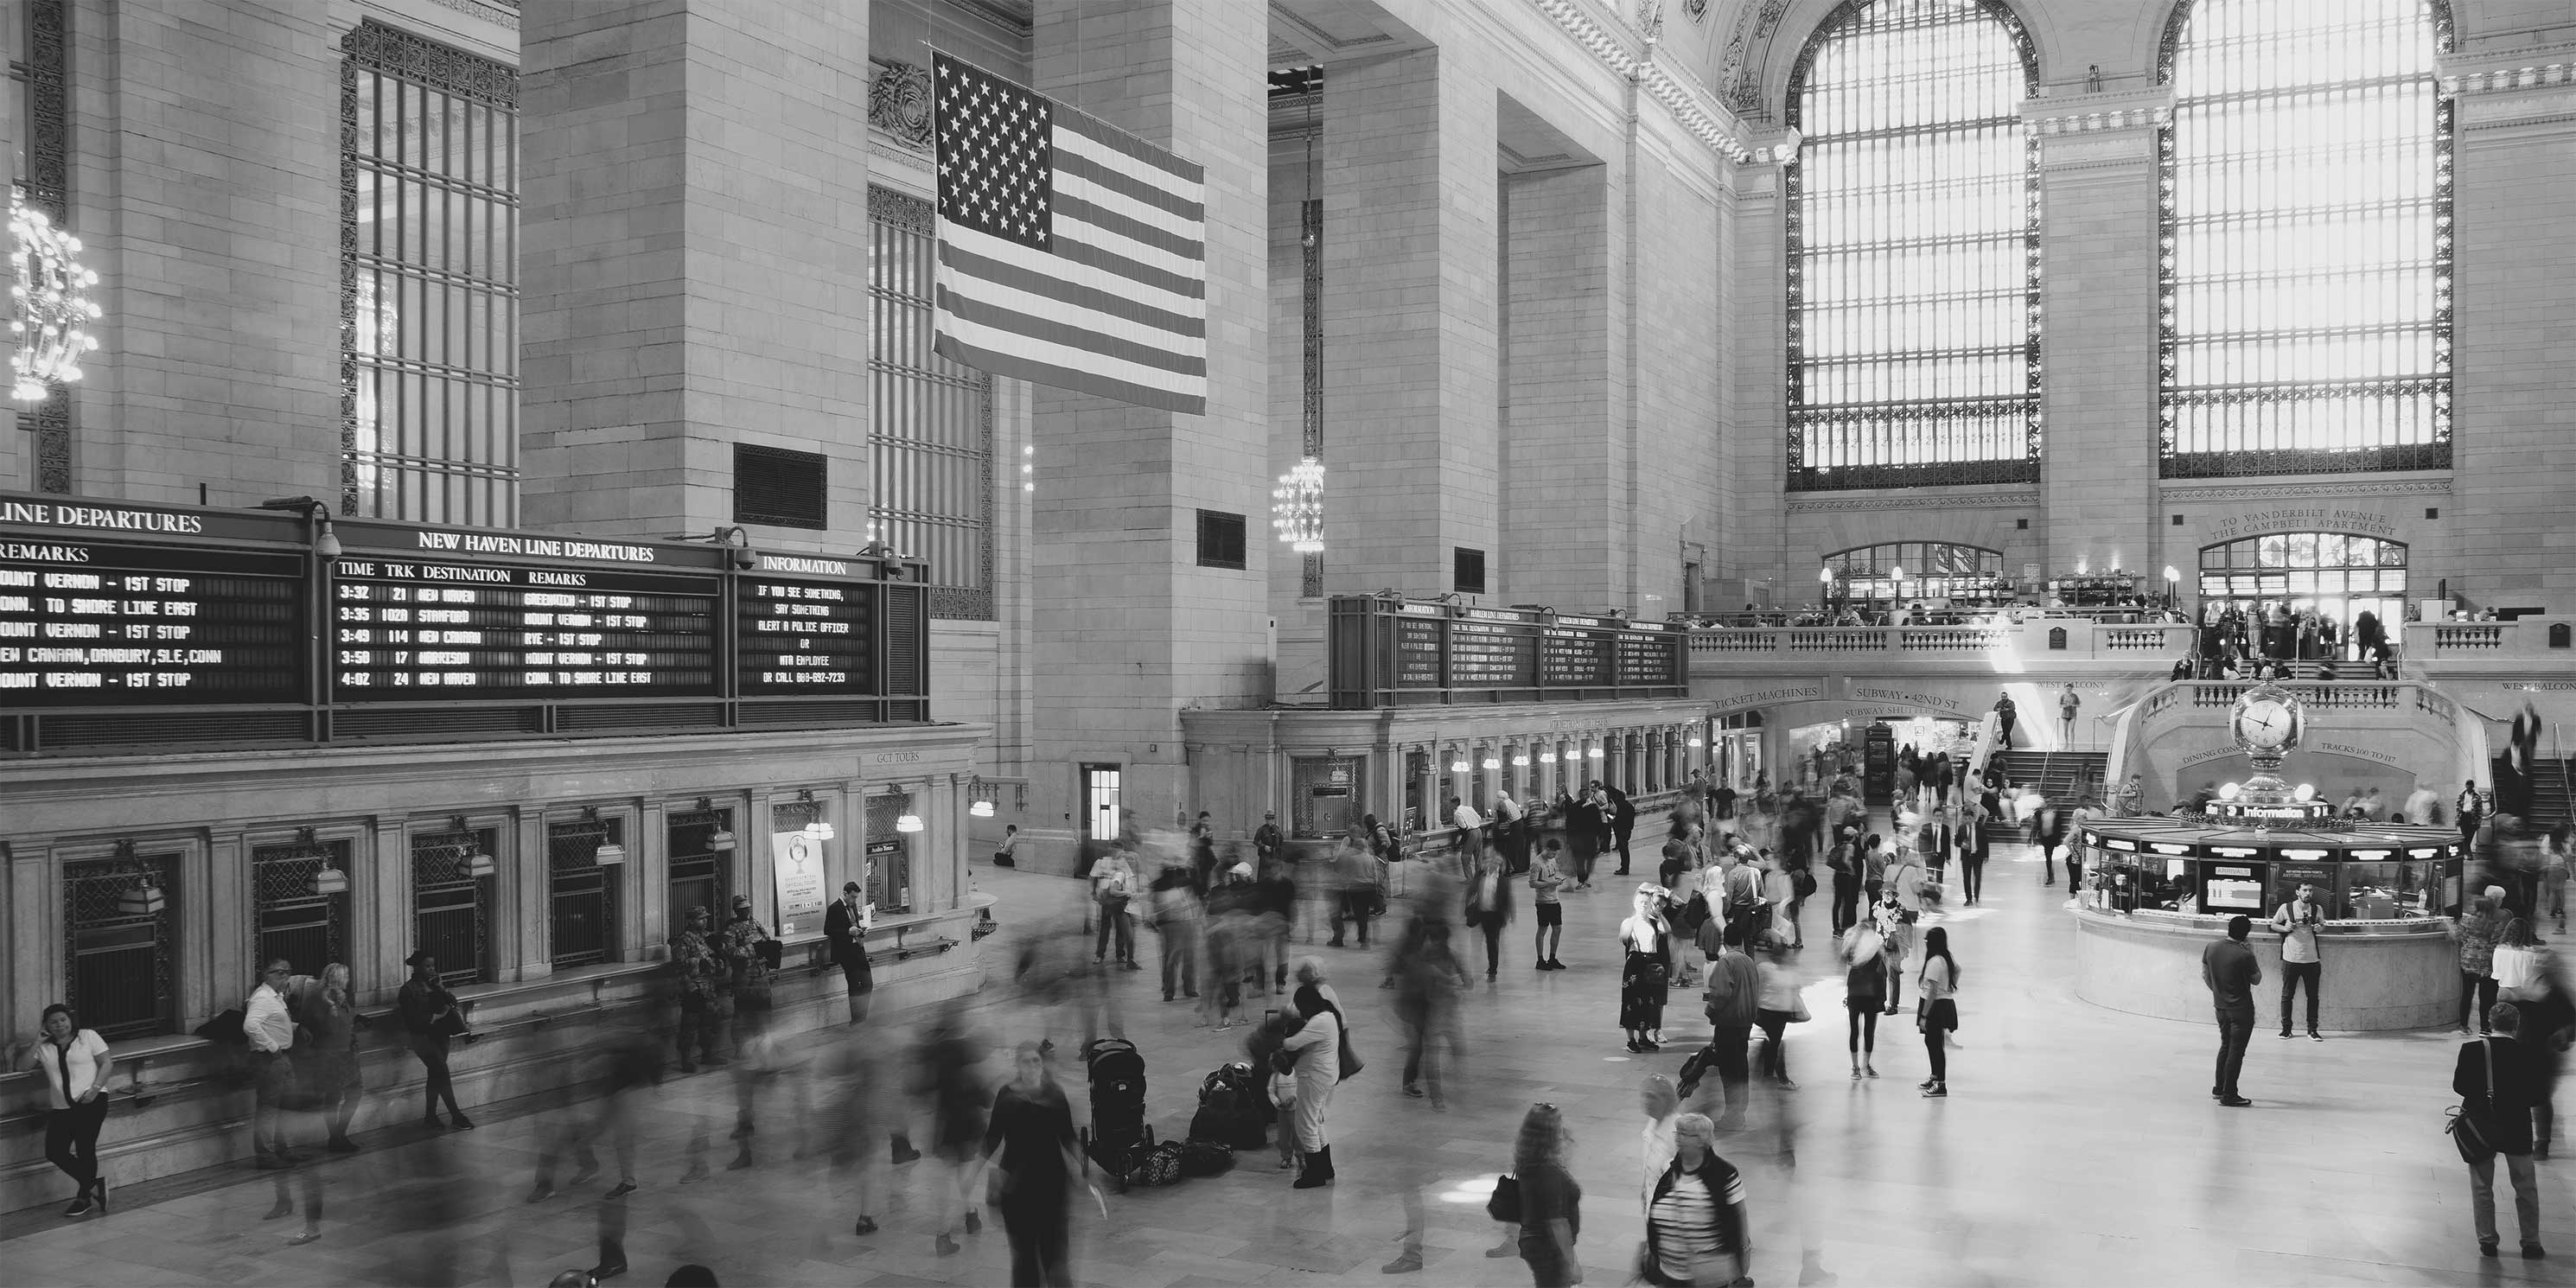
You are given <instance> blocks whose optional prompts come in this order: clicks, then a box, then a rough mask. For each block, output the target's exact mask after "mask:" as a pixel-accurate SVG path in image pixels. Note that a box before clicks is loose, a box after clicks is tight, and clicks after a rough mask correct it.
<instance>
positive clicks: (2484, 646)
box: [2406, 617, 2576, 663]
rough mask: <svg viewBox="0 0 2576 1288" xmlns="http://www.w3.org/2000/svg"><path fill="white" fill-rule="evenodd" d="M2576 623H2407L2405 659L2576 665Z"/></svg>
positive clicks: (2559, 620) (2553, 620) (2527, 620)
mask: <svg viewBox="0 0 2576 1288" xmlns="http://www.w3.org/2000/svg"><path fill="white" fill-rule="evenodd" d="M2571 635H2576V622H2571V621H2570V620H2569V619H2568V618H2564V617H2525V618H2523V619H2521V620H2519V621H2511V622H2408V623H2407V624H2406V656H2407V658H2408V659H2409V660H2419V659H2424V658H2443V657H2455V658H2476V659H2480V660H2493V659H2498V658H2531V659H2544V658H2545V659H2550V660H2554V661H2558V662H2563V663H2576V648H2571V645H2576V639H2571Z"/></svg>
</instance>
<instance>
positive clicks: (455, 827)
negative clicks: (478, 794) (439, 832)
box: [448, 814, 501, 877]
mask: <svg viewBox="0 0 2576 1288" xmlns="http://www.w3.org/2000/svg"><path fill="white" fill-rule="evenodd" d="M448 830H449V831H450V832H452V833H454V834H455V835H456V836H457V837H459V838H461V839H460V843H459V844H458V845H457V847H456V848H458V849H459V850H462V851H464V853H462V854H459V855H457V856H456V866H457V867H458V868H459V869H461V870H462V871H463V872H464V873H465V875H466V876H468V877H488V876H490V875H492V874H493V873H494V872H496V871H499V870H500V867H501V864H500V861H499V860H497V859H495V858H493V857H492V856H491V855H489V854H485V853H484V852H483V844H482V839H481V838H480V837H477V836H476V835H475V834H474V829H473V828H471V827H468V826H466V823H465V816H464V815H462V814H459V815H457V816H456V817H454V818H452V819H449V820H448Z"/></svg>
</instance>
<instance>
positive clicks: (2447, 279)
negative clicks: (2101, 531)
mask: <svg viewBox="0 0 2576 1288" xmlns="http://www.w3.org/2000/svg"><path fill="white" fill-rule="evenodd" d="M2450 31H2451V23H2450V14H2449V10H2448V7H2447V6H2446V4H2445V3H2444V0H2186V3H2184V4H2182V5H2181V6H2179V7H2177V8H2176V10H2175V12H2174V16H2173V18H2172V20H2171V21H2170V23H2169V24H2168V25H2167V27H2166V32H2165V45H2164V56H2163V66H2162V69H2161V70H2162V72H2163V74H2164V77H2165V79H2166V81H2167V82H2168V83H2170V84H2171V85H2172V86H2173V87H2174V93H2175V101H2174V117H2173V123H2172V124H2171V125H2169V126H2167V127H2166V128H2165V129H2164V131H2163V132H2162V136H2161V138H2160V141H2159V148H2160V156H2159V163H2160V167H2159V168H2160V187H2159V200H2158V208H2159V213H2160V216H2161V218H2162V222H2163V228H2162V230H2161V232H2162V241H2161V246H2160V254H2159V256H2158V261H2159V265H2160V267H2159V270H2158V271H2159V274H2160V277H2161V281H2160V283H2159V285H2160V288H2161V290H2160V305H2161V307H2160V309H2159V313H2160V318H2161V326H2162V330H2163V334H2162V344H2161V350H2160V355H2159V356H2160V365H2161V376H2160V379H2161V382H2162V430H2163V454H2164V475H2165V477H2167V478H2198V477H2205V476H2212V475H2225V474H2293V473H2316V472H2325V471H2344V470H2413V469H2446V468H2448V467H2449V466H2450V463H2451V111H2452V109H2451V104H2450V103H2449V102H2448V101H2446V100H2445V99H2443V97H2442V96H2441V93H2440V91H2439V89H2438V87H2437V86H2436V84H2435V64H2434V57H2435V55H2436V54H2438V53H2440V52H2442V51H2443V50H2445V49H2447V48H2448V47H2449V44H2450Z"/></svg>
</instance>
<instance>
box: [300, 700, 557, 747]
mask: <svg viewBox="0 0 2576 1288" xmlns="http://www.w3.org/2000/svg"><path fill="white" fill-rule="evenodd" d="M542 731H543V730H542V727H541V726H540V725H539V724H538V713H537V710H536V708H533V707H438V708H435V709H432V710H427V711H383V710H367V711H342V712H339V713H337V714H335V715H333V716H332V717H331V736H332V738H333V739H334V740H337V741H347V740H350V739H356V738H437V739H442V740H445V741H449V742H456V741H462V740H463V739H464V738H466V737H470V736H472V735H475V734H510V733H539V732H542Z"/></svg>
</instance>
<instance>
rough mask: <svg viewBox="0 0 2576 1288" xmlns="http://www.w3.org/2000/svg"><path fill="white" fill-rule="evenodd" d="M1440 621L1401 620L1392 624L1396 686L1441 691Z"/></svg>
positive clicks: (1434, 619) (1432, 618) (1421, 618)
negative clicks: (1393, 627) (1393, 629)
mask: <svg viewBox="0 0 2576 1288" xmlns="http://www.w3.org/2000/svg"><path fill="white" fill-rule="evenodd" d="M1440 625H1441V623H1440V619H1439V618H1437V617H1404V618H1398V619H1397V620H1396V623H1395V682H1396V683H1397V684H1400V685H1403V686H1405V687H1406V688H1419V689H1436V688H1439V687H1440Z"/></svg>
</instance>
